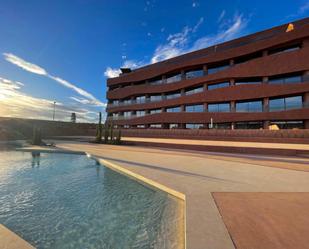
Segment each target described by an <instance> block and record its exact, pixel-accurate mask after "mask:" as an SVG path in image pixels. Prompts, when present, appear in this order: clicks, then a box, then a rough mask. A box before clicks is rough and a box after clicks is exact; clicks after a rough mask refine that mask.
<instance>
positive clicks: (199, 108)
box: [186, 105, 204, 112]
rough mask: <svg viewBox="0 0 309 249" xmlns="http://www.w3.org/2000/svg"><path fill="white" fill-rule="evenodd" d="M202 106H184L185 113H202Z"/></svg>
mask: <svg viewBox="0 0 309 249" xmlns="http://www.w3.org/2000/svg"><path fill="white" fill-rule="evenodd" d="M203 111H204V106H203V105H186V112H203Z"/></svg>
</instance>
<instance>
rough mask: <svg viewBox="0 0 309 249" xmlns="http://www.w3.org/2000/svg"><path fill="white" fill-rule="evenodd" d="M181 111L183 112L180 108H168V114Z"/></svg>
mask: <svg viewBox="0 0 309 249" xmlns="http://www.w3.org/2000/svg"><path fill="white" fill-rule="evenodd" d="M180 111H181V109H180V106H177V107H171V108H166V112H180Z"/></svg>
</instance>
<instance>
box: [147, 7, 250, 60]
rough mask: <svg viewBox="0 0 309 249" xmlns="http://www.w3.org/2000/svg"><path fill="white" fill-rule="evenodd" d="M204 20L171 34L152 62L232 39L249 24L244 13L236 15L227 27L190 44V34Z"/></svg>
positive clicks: (155, 53)
mask: <svg viewBox="0 0 309 249" xmlns="http://www.w3.org/2000/svg"><path fill="white" fill-rule="evenodd" d="M221 15H222V13H221ZM203 21H204V19H200V20H199V21H198V23H197V24H196V25H195V26H194V27H193V28H190V27H188V26H185V27H184V28H183V30H182V31H181V32H180V33H176V34H172V35H169V36H168V38H167V43H166V44H163V45H159V46H158V47H157V48H156V50H155V52H154V54H153V57H152V59H151V63H155V62H158V61H162V60H166V59H170V58H172V57H175V56H178V55H181V54H184V53H188V52H190V51H194V50H197V49H202V48H206V47H209V46H211V45H214V44H217V43H222V42H225V41H228V40H231V39H233V38H235V37H237V36H238V35H240V34H241V32H242V31H243V30H244V28H245V27H246V25H247V20H246V19H244V18H243V16H242V15H235V16H234V18H233V19H232V20H230V21H229V22H228V23H229V25H228V26H227V27H225V28H221V29H220V30H219V31H218V32H217V33H216V34H213V35H206V36H203V37H201V38H199V39H198V40H196V41H195V42H193V44H192V45H191V46H190V38H191V37H190V34H191V33H192V32H196V30H197V29H198V27H199V26H200V25H201V24H202V23H203ZM221 21H222V18H221Z"/></svg>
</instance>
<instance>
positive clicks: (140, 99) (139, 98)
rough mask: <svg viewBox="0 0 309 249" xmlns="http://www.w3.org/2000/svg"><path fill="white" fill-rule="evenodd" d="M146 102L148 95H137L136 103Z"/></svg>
mask: <svg viewBox="0 0 309 249" xmlns="http://www.w3.org/2000/svg"><path fill="white" fill-rule="evenodd" d="M145 102H146V96H139V97H136V103H137V104H141V103H145Z"/></svg>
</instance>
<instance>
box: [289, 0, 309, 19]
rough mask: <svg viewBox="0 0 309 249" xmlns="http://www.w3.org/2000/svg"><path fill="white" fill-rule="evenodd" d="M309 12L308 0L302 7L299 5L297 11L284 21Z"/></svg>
mask: <svg viewBox="0 0 309 249" xmlns="http://www.w3.org/2000/svg"><path fill="white" fill-rule="evenodd" d="M308 11H309V0H306V1H305V2H304V3H303V4H302V5H300V6H299V7H298V9H297V11H296V12H295V13H293V14H290V15H288V16H286V17H285V18H284V20H286V19H289V18H297V17H301V16H303V15H304V14H306V13H307V12H308Z"/></svg>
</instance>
